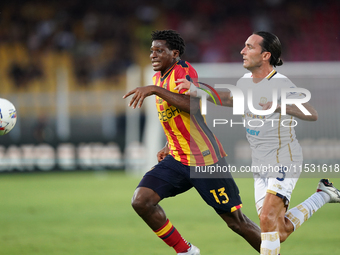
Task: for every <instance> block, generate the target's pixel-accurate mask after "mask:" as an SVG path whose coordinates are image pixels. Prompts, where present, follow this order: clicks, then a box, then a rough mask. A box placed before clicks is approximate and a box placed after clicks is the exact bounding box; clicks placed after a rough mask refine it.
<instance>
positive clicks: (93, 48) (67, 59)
mask: <svg viewBox="0 0 340 255" xmlns="http://www.w3.org/2000/svg"><path fill="white" fill-rule="evenodd" d="M0 7H1V16H0V18H1V19H0V25H1V26H0V58H1V62H0V74H1V96H2V97H4V98H7V99H9V100H11V101H12V102H13V103H14V104H15V106H16V107H17V112H18V123H17V126H16V127H15V129H14V130H13V131H12V132H11V133H10V134H9V135H7V136H4V137H1V147H0V160H1V161H0V162H1V164H0V169H1V170H0V171H17V170H19V171H24V170H36V169H39V170H45V171H47V170H52V169H55V168H57V169H66V170H67V169H93V168H97V169H102V168H106V169H122V168H123V167H124V166H125V165H129V164H130V165H131V164H132V166H131V167H127V168H129V169H131V168H133V166H135V165H136V164H137V165H138V164H140V165H142V167H140V166H139V168H144V167H145V165H150V162H152V159H148V160H147V161H146V160H145V159H147V157H152V156H151V155H152V154H153V153H154V151H157V150H158V148H159V146H162V145H161V144H162V143H163V141H164V140H162V139H164V138H163V136H162V135H160V136H159V138H157V139H155V136H151V137H153V140H155V141H152V142H151V141H147V140H150V139H147V137H148V134H147V132H149V133H150V134H151V135H152V134H154V132H156V133H158V132H159V131H157V130H154V128H155V127H154V126H159V125H158V124H157V123H153V122H151V124H150V123H149V124H148V122H147V121H145V120H146V119H147V118H146V117H150V116H151V115H152V114H151V112H150V114H148V113H149V110H148V109H147V107H143V109H142V111H141V112H138V113H136V111H135V112H132V111H129V110H128V109H127V107H126V104H127V100H122V99H121V96H122V95H123V94H124V93H125V92H126V91H127V90H128V89H131V88H134V87H136V86H142V85H143V84H145V83H148V82H150V79H149V80H148V79H147V78H148V77H147V76H149V75H152V72H151V73H150V74H149V73H147V70H146V71H145V69H147V68H148V67H149V58H148V55H149V47H150V33H151V31H152V30H155V29H164V28H171V29H175V30H178V31H179V32H180V33H181V34H182V35H183V37H184V38H185V40H186V45H187V49H186V53H185V55H184V56H183V59H185V60H188V61H190V62H191V63H193V64H194V66H195V63H201V64H202V63H234V65H235V66H238V68H239V69H237V70H238V72H240V76H241V75H242V74H243V73H244V70H243V69H242V66H241V63H240V61H241V55H240V54H239V52H240V49H241V48H242V46H243V44H244V41H245V39H246V38H247V37H248V36H249V35H250V34H251V33H252V31H258V30H268V31H272V32H274V33H275V34H277V35H278V36H279V38H280V39H281V42H282V45H283V56H282V59H283V60H284V62H285V65H284V66H283V67H282V68H281V69H280V68H279V69H278V70H279V71H280V72H282V73H284V74H286V75H287V76H289V77H290V78H291V79H294V78H297V79H300V80H301V79H304V80H303V81H298V82H297V84H298V85H300V86H302V87H305V88H307V89H311V90H314V91H315V93H314V91H312V92H313V93H312V100H311V102H312V103H314V104H315V107H317V109H318V110H319V112H320V113H322V114H320V116H321V117H325V116H328V117H329V118H328V119H327V120H325V119H321V121H319V122H318V124H312V125H310V126H311V127H312V128H309V129H306V128H304V126H303V125H305V124H301V128H300V129H299V128H297V132H298V138H300V139H303V140H304V141H301V142H302V143H305V144H306V145H307V146H306V147H307V149H309V151H310V153H309V152H308V151H307V150H306V153H307V154H308V153H309V154H308V155H305V156H307V158H310V159H311V160H312V159H316V158H320V160H321V161H323V162H325V163H337V162H336V160H337V158H338V157H339V155H340V149H339V148H340V147H339V146H340V145H339V142H338V141H339V136H338V133H339V132H338V131H339V128H340V118H339V114H338V113H337V111H336V108H337V106H339V104H338V100H337V98H336V91H337V87H338V82H337V81H338V72H337V67H338V64H339V62H338V61H339V60H340V48H339V36H340V20H339V14H338V13H339V8H340V4H339V2H338V1H306V0H300V1H289V0H275V1H273V0H265V1H256V3H252V4H248V2H247V1H239V2H237V3H228V4H224V1H215V2H214V3H210V2H209V1H185V2H183V1H123V2H122V1H97V2H96V3H93V2H92V1H76V0H74V1H48V2H42V1H20V0H17V1H11V2H10V3H6V2H2V3H1V4H0ZM325 62H328V65H325V66H321V67H318V66H316V67H315V68H311V67H313V63H317V64H324V63H325ZM329 62H330V63H329ZM290 63H295V64H297V65H295V66H293V68H291V69H293V70H294V71H295V75H293V74H292V75H290V73H291V72H288V73H285V72H284V70H285V69H284V67H287V68H289V67H292V65H290ZM311 64H312V66H311ZM196 67H197V68H198V65H196ZM232 68H234V67H233V66H230V68H229V67H228V66H227V67H224V66H223V65H221V66H219V67H216V66H214V67H213V68H212V67H209V68H207V67H204V66H203V67H202V68H201V69H200V70H204V71H206V72H207V73H211V72H212V71H211V70H214V71H216V70H220V71H219V73H217V72H216V76H215V77H213V75H210V77H209V78H213V79H215V80H216V78H218V77H220V78H223V77H226V78H228V79H224V80H223V79H222V80H221V79H220V80H218V81H219V82H221V81H222V82H227V83H228V82H229V81H230V82H229V83H232V84H233V83H235V81H236V80H237V77H236V76H235V75H234V76H233V77H228V76H225V75H223V74H226V73H228V71H227V70H234V69H232ZM300 69H301V71H300ZM240 70H241V71H240ZM306 70H307V74H305V72H306ZM310 70H312V73H311V71H310ZM334 70H335V71H334ZM204 71H200V72H199V75H200V77H203V76H204V75H203V72H204ZM299 71H300V72H299ZM308 71H309V73H308ZM230 73H232V71H229V74H230ZM234 73H235V72H234ZM236 73H237V72H236ZM320 73H321V74H322V75H321V76H318V74H320ZM129 74H130V75H129ZM131 74H132V76H131ZM221 74H222V75H221ZM232 74H233V73H232ZM237 75H238V74H237ZM240 76H239V77H240ZM308 79H309V80H308ZM203 80H204V79H203ZM215 80H211V81H210V83H211V84H214V83H215ZM311 81H314V84H311ZM320 87H322V88H324V90H323V91H322V93H320V91H321V90H320ZM148 101H150V102H151V101H152V99H149V100H148ZM127 116H130V120H129V118H127ZM153 121H154V120H153ZM145 122H146V125H147V127H149V126H151V128H149V129H147V128H144V127H145ZM131 123H132V124H131ZM131 125H132V128H131ZM240 130H242V129H239V130H238V131H239V133H238V134H237V135H232V136H230V138H234V137H237V139H238V140H229V141H226V143H228V145H226V146H225V147H227V151H228V154H229V155H230V158H229V161H230V162H231V163H233V164H237V163H240V162H243V163H247V162H249V156H245V158H244V159H242V155H249V153H242V151H244V150H246V149H247V148H249V147H248V146H247V144H245V143H244V142H245V138H244V135H243V133H240V132H241V131H240ZM309 130H310V131H309ZM221 136H222V135H221ZM305 138H306V139H305ZM222 140H223V139H222ZM147 142H149V143H150V144H149V145H148V144H146V143H147ZM153 142H154V144H153ZM150 148H151V149H153V151H151V152H150ZM320 148H321V149H320ZM240 151H241V155H239V152H240ZM125 155H129V156H128V157H125ZM240 157H241V158H240ZM143 160H144V161H143ZM153 160H155V158H153ZM325 160H326V161H325ZM138 162H139V163H138ZM142 162H144V163H142ZM314 162H315V163H318V161H315V160H314ZM143 164H144V165H143ZM137 168H138V167H137Z"/></svg>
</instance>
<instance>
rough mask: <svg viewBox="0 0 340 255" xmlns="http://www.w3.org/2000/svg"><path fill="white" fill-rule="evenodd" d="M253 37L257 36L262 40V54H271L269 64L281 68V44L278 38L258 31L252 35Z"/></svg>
mask: <svg viewBox="0 0 340 255" xmlns="http://www.w3.org/2000/svg"><path fill="white" fill-rule="evenodd" d="M253 34H254V35H259V36H261V37H262V38H263V40H262V42H261V43H260V45H261V48H262V52H264V51H268V52H270V53H271V57H270V60H269V63H270V64H271V65H272V66H274V67H276V66H281V65H282V64H283V61H282V59H281V58H280V57H281V42H280V40H279V38H278V37H277V36H276V35H274V34H272V33H269V32H264V31H259V32H255V33H253Z"/></svg>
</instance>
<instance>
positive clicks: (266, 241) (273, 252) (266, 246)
mask: <svg viewBox="0 0 340 255" xmlns="http://www.w3.org/2000/svg"><path fill="white" fill-rule="evenodd" d="M279 253H280V235H279V232H262V233H261V255H278V254H279Z"/></svg>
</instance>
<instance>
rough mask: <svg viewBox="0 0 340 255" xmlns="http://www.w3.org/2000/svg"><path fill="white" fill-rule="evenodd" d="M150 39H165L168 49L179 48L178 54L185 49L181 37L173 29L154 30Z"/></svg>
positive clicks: (181, 53) (180, 54)
mask: <svg viewBox="0 0 340 255" xmlns="http://www.w3.org/2000/svg"><path fill="white" fill-rule="evenodd" d="M151 38H152V41H154V40H165V41H166V46H167V47H168V48H169V50H179V56H182V55H183V53H184V51H185V42H184V40H183V38H182V37H181V36H180V35H179V33H177V32H176V31H174V30H161V31H159V30H156V31H152V33H151Z"/></svg>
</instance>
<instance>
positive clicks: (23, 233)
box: [0, 171, 340, 255]
mask: <svg viewBox="0 0 340 255" xmlns="http://www.w3.org/2000/svg"><path fill="white" fill-rule="evenodd" d="M139 179H140V178H132V177H127V176H126V175H125V174H124V173H123V172H110V171H109V172H77V173H76V172H61V173H28V174H2V175H0V254H1V255H104V254H105V255H107V254H115V255H131V254H140V255H144V254H145V255H159V254H162V255H165V254H175V252H174V251H173V249H171V248H169V247H168V246H167V245H165V244H164V243H163V242H162V241H161V240H160V239H159V238H157V237H156V235H155V234H154V233H153V232H152V231H151V230H150V229H149V228H148V227H147V225H146V224H145V223H144V222H143V221H142V220H141V219H140V218H139V217H138V216H137V214H136V213H135V212H134V211H133V209H132V207H131V205H130V200H131V196H132V194H133V191H134V189H135V187H136V185H137V184H138V182H139ZM331 181H333V182H334V183H335V185H336V186H340V178H339V179H332V180H331ZM236 182H237V184H238V185H239V188H240V191H241V196H242V200H243V205H244V207H243V208H242V210H243V212H244V213H245V214H246V215H247V216H248V217H249V218H251V219H252V220H254V221H255V222H256V223H257V224H258V218H257V215H256V211H255V206H254V199H253V180H252V179H251V178H243V179H241V178H237V179H236ZM317 182H318V179H315V178H314V179H304V178H301V179H300V180H299V182H298V184H297V186H296V188H295V190H294V192H293V198H292V201H291V207H292V206H295V205H297V204H298V203H299V202H301V201H302V200H304V199H306V198H307V197H308V196H309V195H310V194H312V193H313V192H314V191H315V188H316V185H317ZM161 205H162V206H163V208H164V209H165V211H166V213H167V216H168V217H169V219H170V220H171V222H172V223H173V224H174V226H175V227H176V228H177V229H178V230H179V232H180V233H181V234H182V235H183V237H184V238H186V239H187V240H188V241H190V242H192V243H193V244H195V245H196V246H198V247H199V248H200V249H201V253H202V254H203V255H204V254H206V255H221V254H233V255H238V254H240V255H241V254H242V255H244V254H258V253H257V252H256V251H254V250H253V249H252V248H251V247H250V245H248V244H247V243H246V242H245V241H244V240H243V239H242V238H241V237H239V236H237V235H236V234H234V233H233V232H232V231H231V230H229V229H228V228H227V226H226V224H225V223H224V222H223V221H222V220H221V219H220V217H219V216H218V215H216V214H215V212H214V210H213V209H211V208H210V207H209V206H207V205H206V204H205V203H204V202H203V200H202V199H201V198H200V196H199V195H198V194H197V192H196V191H195V190H194V189H192V190H190V191H188V192H187V193H185V194H181V195H179V196H177V197H175V198H169V199H165V200H164V201H162V202H161ZM339 240H340V204H327V205H325V206H324V207H323V208H321V209H320V210H319V211H318V212H316V213H315V215H313V217H312V218H311V219H309V220H308V221H307V222H306V223H304V224H303V225H302V226H301V228H300V229H298V231H297V232H295V233H293V234H292V235H291V236H290V237H289V238H288V240H287V241H286V242H285V243H283V244H282V247H281V254H283V255H284V254H289V255H297V254H301V255H302V254H303V255H305V254H308V255H311V254H315V255H320V254H340V246H339Z"/></svg>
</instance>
